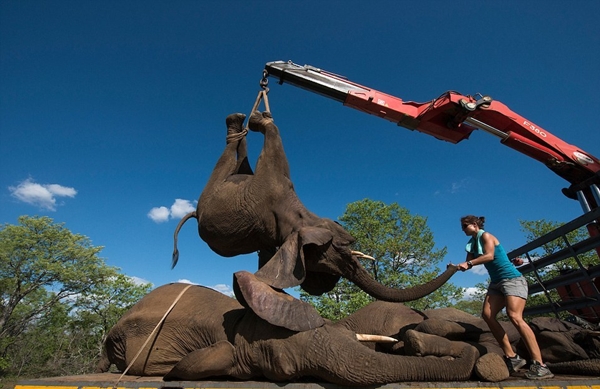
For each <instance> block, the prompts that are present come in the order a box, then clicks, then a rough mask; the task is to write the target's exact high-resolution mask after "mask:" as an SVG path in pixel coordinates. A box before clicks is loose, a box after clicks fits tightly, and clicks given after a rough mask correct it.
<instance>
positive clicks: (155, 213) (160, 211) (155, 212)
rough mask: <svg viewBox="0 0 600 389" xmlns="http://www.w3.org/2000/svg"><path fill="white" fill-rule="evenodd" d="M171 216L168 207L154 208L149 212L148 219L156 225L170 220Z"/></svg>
mask: <svg viewBox="0 0 600 389" xmlns="http://www.w3.org/2000/svg"><path fill="white" fill-rule="evenodd" d="M169 214H170V212H169V209H168V208H167V207H154V208H152V209H151V210H150V212H148V217H149V218H150V219H152V220H153V221H154V222H155V223H163V222H166V221H167V220H169Z"/></svg>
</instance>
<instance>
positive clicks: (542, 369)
mask: <svg viewBox="0 0 600 389" xmlns="http://www.w3.org/2000/svg"><path fill="white" fill-rule="evenodd" d="M525 377H527V378H529V379H530V380H543V379H546V378H552V377H554V374H552V372H551V371H550V369H548V367H546V366H542V365H541V364H540V363H539V362H538V361H533V362H532V363H531V366H529V371H528V372H527V373H525Z"/></svg>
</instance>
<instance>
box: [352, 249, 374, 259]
mask: <svg viewBox="0 0 600 389" xmlns="http://www.w3.org/2000/svg"><path fill="white" fill-rule="evenodd" d="M350 254H352V255H356V256H357V257H358V258H366V259H370V260H371V261H374V260H375V258H373V257H372V256H370V255H367V254H363V253H361V252H360V251H354V250H352V251H351V252H350Z"/></svg>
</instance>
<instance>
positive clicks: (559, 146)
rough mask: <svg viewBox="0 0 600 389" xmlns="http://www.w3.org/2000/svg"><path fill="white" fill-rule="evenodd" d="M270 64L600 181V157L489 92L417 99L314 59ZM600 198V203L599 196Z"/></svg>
mask: <svg viewBox="0 0 600 389" xmlns="http://www.w3.org/2000/svg"><path fill="white" fill-rule="evenodd" d="M265 70H266V72H267V73H268V75H269V76H273V77H276V78H277V79H278V80H279V83H281V84H282V83H288V84H292V85H295V86H297V87H300V88H303V89H306V90H309V91H311V92H315V93H318V94H321V95H323V96H326V97H329V98H331V99H334V100H337V101H340V102H342V103H343V104H344V105H345V106H348V107H351V108H354V109H357V110H359V111H363V112H366V113H368V114H371V115H375V116H378V117H381V118H383V119H386V120H389V121H391V122H393V123H397V124H398V125H399V126H402V127H405V128H408V129H411V130H416V131H419V132H423V133H425V134H429V135H432V136H434V137H436V138H438V139H441V140H445V141H448V142H451V143H458V142H460V141H462V140H464V139H467V138H468V137H469V135H470V134H471V133H472V132H473V131H474V130H476V129H480V130H483V131H485V132H488V133H490V134H492V135H495V136H497V137H499V138H500V141H501V143H502V144H504V145H506V146H508V147H511V148H513V149H515V150H517V151H519V152H521V153H523V154H525V155H528V156H529V157H531V158H534V159H536V160H538V161H540V162H542V163H544V164H545V165H546V166H547V167H548V168H550V169H551V170H552V171H554V172H555V173H556V174H558V175H559V176H560V177H562V178H564V179H565V180H567V181H568V182H570V183H571V184H581V183H584V182H591V183H592V184H597V183H600V160H598V159H597V158H596V157H594V156H592V155H591V154H589V153H587V152H585V151H584V150H582V149H580V148H579V147H577V146H574V145H571V144H569V143H567V142H565V141H563V140H561V139H559V138H558V137H556V136H554V135H552V134H551V133H549V132H548V131H546V130H545V129H543V128H542V127H540V126H539V125H537V124H535V123H533V122H532V121H530V120H528V119H526V118H524V117H522V116H521V115H519V114H517V113H515V112H513V111H511V110H510V109H509V108H508V107H507V106H506V105H504V104H502V103H501V102H499V101H496V100H493V99H492V98H491V97H489V96H480V97H473V96H470V95H462V94H460V93H458V92H453V91H449V92H445V93H444V94H442V95H441V96H440V97H438V98H437V99H434V100H431V101H428V102H424V103H416V102H413V101H404V100H402V99H401V98H399V97H395V96H392V95H389V94H386V93H383V92H380V91H377V90H375V89H372V88H369V87H366V86H363V85H360V84H357V83H355V82H352V81H350V80H348V79H347V78H346V77H343V76H340V75H337V74H335V73H331V72H328V71H325V70H322V69H319V68H316V67H314V66H310V65H303V66H301V65H297V64H295V63H293V62H291V61H287V62H284V61H273V62H268V63H267V64H266V66H265ZM571 197H572V196H571ZM595 202H596V203H597V204H596V206H598V201H595Z"/></svg>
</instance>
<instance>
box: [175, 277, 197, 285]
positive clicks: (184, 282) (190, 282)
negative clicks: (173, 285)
mask: <svg viewBox="0 0 600 389" xmlns="http://www.w3.org/2000/svg"><path fill="white" fill-rule="evenodd" d="M177 282H180V283H182V284H192V285H198V284H197V283H195V282H192V281H190V280H188V279H186V278H182V279H179V280H177Z"/></svg>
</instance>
